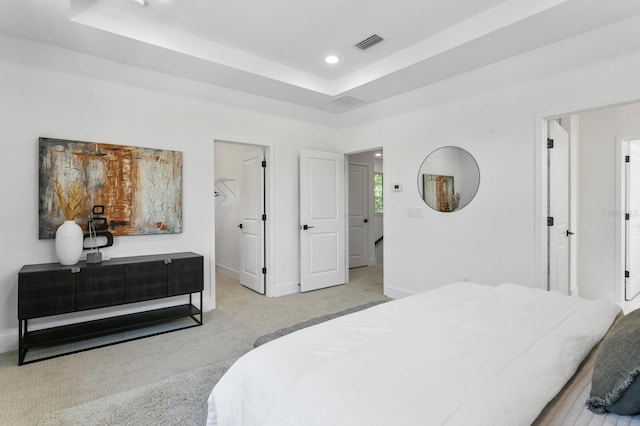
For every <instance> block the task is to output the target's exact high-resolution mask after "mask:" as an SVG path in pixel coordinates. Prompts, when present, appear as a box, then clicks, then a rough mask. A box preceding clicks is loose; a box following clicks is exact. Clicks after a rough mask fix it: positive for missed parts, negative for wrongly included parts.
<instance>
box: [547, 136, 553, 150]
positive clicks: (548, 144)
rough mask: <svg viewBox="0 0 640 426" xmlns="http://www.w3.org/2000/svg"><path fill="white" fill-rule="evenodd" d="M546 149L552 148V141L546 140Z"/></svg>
mask: <svg viewBox="0 0 640 426" xmlns="http://www.w3.org/2000/svg"><path fill="white" fill-rule="evenodd" d="M547 148H548V149H551V148H553V139H551V138H547Z"/></svg>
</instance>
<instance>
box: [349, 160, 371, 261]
mask: <svg viewBox="0 0 640 426" xmlns="http://www.w3.org/2000/svg"><path fill="white" fill-rule="evenodd" d="M368 216H369V167H367V166H360V165H356V164H349V268H358V267H360V266H367V265H368V264H369V261H368V257H369V256H368V251H369V219H368Z"/></svg>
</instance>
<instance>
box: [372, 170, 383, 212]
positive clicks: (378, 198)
mask: <svg viewBox="0 0 640 426" xmlns="http://www.w3.org/2000/svg"><path fill="white" fill-rule="evenodd" d="M382 205H383V202H382V173H374V174H373V211H374V212H375V213H382Z"/></svg>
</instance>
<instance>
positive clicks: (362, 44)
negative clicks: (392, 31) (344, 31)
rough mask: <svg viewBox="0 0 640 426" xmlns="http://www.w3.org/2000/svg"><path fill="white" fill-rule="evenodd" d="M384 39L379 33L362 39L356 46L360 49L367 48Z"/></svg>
mask: <svg viewBox="0 0 640 426" xmlns="http://www.w3.org/2000/svg"><path fill="white" fill-rule="evenodd" d="M382 40H384V39H383V38H382V37H380V36H379V35H377V34H374V35H372V36H371V37H369V38H366V39H364V40H362V41H361V42H360V43H357V44H356V47H357V48H358V49H362V50H366V49H368V48H370V47H371V46H374V45H376V44H378V43H380V42H381V41H382Z"/></svg>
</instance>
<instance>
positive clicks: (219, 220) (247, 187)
mask: <svg viewBox="0 0 640 426" xmlns="http://www.w3.org/2000/svg"><path fill="white" fill-rule="evenodd" d="M267 150H268V148H267V147H264V146H259V145H250V144H243V143H235V142H228V141H218V140H216V141H215V142H214V175H215V176H214V188H215V189H214V198H215V218H216V220H215V235H216V238H215V253H216V256H215V257H216V262H215V263H216V273H221V274H223V275H226V276H228V277H230V278H233V279H235V280H237V281H239V282H240V284H242V285H244V286H245V287H247V288H250V289H251V290H253V291H255V292H257V293H259V294H266V283H267V267H266V266H267V255H268V253H267V244H266V239H267V238H266V237H267V226H266V224H267V209H266V208H267V205H266V204H267V203H266V200H267V197H266V194H267V185H266V181H267V179H266V176H267V161H266V157H267Z"/></svg>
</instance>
